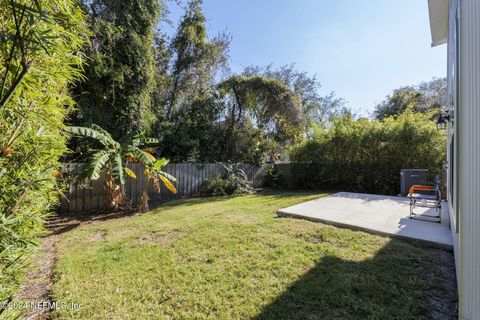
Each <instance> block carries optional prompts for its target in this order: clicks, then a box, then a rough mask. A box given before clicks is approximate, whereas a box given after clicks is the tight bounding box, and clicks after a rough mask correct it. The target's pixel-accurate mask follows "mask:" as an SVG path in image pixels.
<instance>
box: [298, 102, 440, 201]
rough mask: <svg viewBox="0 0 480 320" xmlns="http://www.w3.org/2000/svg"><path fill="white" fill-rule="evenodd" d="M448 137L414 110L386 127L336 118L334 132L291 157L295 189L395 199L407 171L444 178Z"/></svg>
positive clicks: (383, 123)
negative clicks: (339, 190)
mask: <svg viewBox="0 0 480 320" xmlns="http://www.w3.org/2000/svg"><path fill="white" fill-rule="evenodd" d="M445 145H446V144H445V134H444V132H441V131H437V130H436V127H435V123H434V122H433V121H431V115H430V114H428V113H427V114H416V113H413V112H412V111H411V110H407V111H406V112H405V113H403V114H401V115H399V116H397V117H389V118H386V119H385V120H384V121H378V120H372V121H371V120H368V119H359V120H354V119H352V117H350V116H343V117H337V118H335V119H334V120H333V121H332V124H331V126H330V127H328V128H327V129H325V130H318V131H317V132H316V133H315V135H314V137H313V138H312V139H310V140H307V141H305V142H303V143H301V144H299V145H297V146H295V147H294V148H293V150H292V153H291V159H292V161H293V162H294V164H293V165H292V167H291V176H292V180H293V181H292V183H293V185H294V186H296V187H301V188H324V189H325V188H334V189H344V190H352V191H358V192H372V193H384V194H396V193H398V192H399V184H400V180H399V178H400V170H401V169H402V168H424V169H428V170H429V172H430V174H431V176H432V177H433V176H434V175H435V174H438V173H440V172H441V167H442V163H443V162H444V161H445Z"/></svg>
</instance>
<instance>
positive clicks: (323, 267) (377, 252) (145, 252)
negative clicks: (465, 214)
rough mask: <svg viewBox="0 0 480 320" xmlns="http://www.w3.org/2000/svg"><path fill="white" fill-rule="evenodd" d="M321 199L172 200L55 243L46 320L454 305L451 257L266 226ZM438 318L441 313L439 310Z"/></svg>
mask: <svg viewBox="0 0 480 320" xmlns="http://www.w3.org/2000/svg"><path fill="white" fill-rule="evenodd" d="M320 196H325V195H319V194H313V193H270V194H258V195H246V196H239V197H219V198H207V199H205V198H203V199H188V200H181V201H175V202H171V203H169V204H166V205H163V206H162V207H160V208H159V209H157V210H154V211H152V212H150V213H147V214H143V215H137V216H131V217H124V218H119V219H114V220H108V221H103V222H98V223H92V224H87V225H83V226H81V227H78V228H76V229H74V230H72V231H69V232H67V233H65V234H63V236H62V239H61V240H60V242H59V243H58V260H57V264H56V269H55V281H56V282H55V284H54V286H53V290H52V295H53V298H54V299H55V300H57V301H59V302H63V303H67V305H68V304H70V303H77V304H78V303H79V304H81V305H82V308H80V309H77V310H73V309H70V310H57V311H54V312H53V314H52V318H53V319H72V318H74V319H109V320H110V319H249V318H250V319H252V318H253V319H351V318H357V319H358V318H360V319H364V318H371V319H393V318H395V319H419V318H422V317H423V318H431V317H432V314H433V313H435V312H440V311H441V310H440V309H441V308H442V305H443V304H444V303H443V302H442V301H448V299H450V298H451V297H452V295H454V293H452V292H451V290H450V288H449V285H448V283H447V282H448V281H439V279H449V278H451V274H446V273H448V272H450V271H451V270H450V269H449V268H445V267H439V265H440V266H445V265H451V259H452V255H451V253H450V252H447V251H443V250H440V249H432V248H426V247H422V246H420V245H419V244H418V243H416V242H408V241H403V240H391V239H389V238H384V237H379V236H374V235H370V234H367V233H363V232H355V231H350V230H346V229H339V228H335V227H331V226H326V225H322V224H319V223H313V222H309V221H303V220H297V219H290V218H277V217H276V214H275V212H276V210H277V209H279V208H281V207H285V206H290V205H293V204H296V203H300V202H303V201H306V200H311V199H314V198H317V197H320ZM439 310H440V311H439Z"/></svg>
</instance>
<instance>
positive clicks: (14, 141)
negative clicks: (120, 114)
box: [0, 0, 86, 313]
mask: <svg viewBox="0 0 480 320" xmlns="http://www.w3.org/2000/svg"><path fill="white" fill-rule="evenodd" d="M0 21H1V23H0V42H1V43H2V45H1V46H0V218H1V219H0V303H3V302H5V301H8V300H10V299H11V297H12V295H13V294H14V292H15V289H16V287H17V284H18V281H19V276H20V273H21V272H20V270H21V269H22V268H21V266H22V264H23V261H24V259H25V257H26V253H27V252H28V251H29V250H30V249H31V247H32V244H33V243H34V242H35V238H36V236H38V235H39V232H40V231H41V230H42V223H43V218H44V217H45V216H46V215H47V213H48V211H49V209H50V208H51V206H52V205H53V204H55V202H56V200H57V199H58V186H57V182H56V179H55V177H56V176H58V170H59V168H60V163H59V162H58V159H59V157H60V156H61V155H62V154H63V153H64V152H65V151H66V148H65V137H64V134H63V120H64V117H65V115H66V114H67V112H68V109H69V108H68V106H70V105H71V102H72V100H71V98H70V96H69V94H68V88H67V86H68V84H69V83H71V82H72V81H73V80H75V79H78V78H79V76H80V70H79V66H80V64H81V62H82V58H81V55H80V54H79V53H78V52H77V50H78V49H79V48H81V47H82V46H83V45H84V40H83V39H84V38H85V36H86V29H85V17H84V15H83V13H82V11H81V10H80V8H79V7H78V5H77V4H76V2H75V1H73V0H35V1H33V0H32V1H30V0H16V1H14V0H11V1H7V0H1V2H0ZM2 312H3V310H2V309H0V313H2Z"/></svg>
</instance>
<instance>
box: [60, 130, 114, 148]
mask: <svg viewBox="0 0 480 320" xmlns="http://www.w3.org/2000/svg"><path fill="white" fill-rule="evenodd" d="M65 131H66V132H68V133H70V134H72V135H75V136H79V137H86V138H92V139H95V140H97V141H98V142H100V143H101V144H102V145H104V146H105V147H110V146H114V145H115V143H116V142H115V140H113V139H112V137H111V136H110V135H105V134H104V133H102V132H100V131H98V130H95V129H93V128H87V127H75V126H68V127H66V128H65Z"/></svg>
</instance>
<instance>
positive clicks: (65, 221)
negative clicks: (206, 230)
mask: <svg viewBox="0 0 480 320" xmlns="http://www.w3.org/2000/svg"><path fill="white" fill-rule="evenodd" d="M316 193H318V192H315V191H311V190H309V191H283V190H264V191H262V192H259V193H256V194H255V195H257V196H259V199H261V198H265V199H272V198H273V199H285V198H289V197H298V196H308V195H314V194H316ZM242 196H244V195H230V196H217V197H213V196H212V197H201V196H197V197H188V198H183V199H172V200H169V201H166V202H162V203H158V202H157V203H156V202H152V203H150V209H151V210H150V211H149V212H153V211H155V210H161V209H171V208H176V207H190V206H195V205H200V204H204V203H213V202H222V201H227V200H230V199H233V198H236V197H242ZM138 214H141V213H137V212H135V211H119V212H113V213H102V212H99V213H93V214H92V213H85V214H82V213H75V214H58V215H54V216H51V217H49V218H48V219H47V223H46V227H47V229H48V230H49V231H50V232H51V233H53V234H62V233H65V232H68V231H71V230H73V229H75V228H77V227H78V226H80V225H82V224H88V223H92V222H97V221H105V220H110V219H118V218H123V217H129V216H134V215H138Z"/></svg>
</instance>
